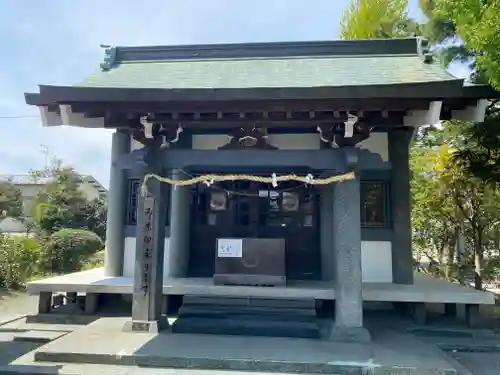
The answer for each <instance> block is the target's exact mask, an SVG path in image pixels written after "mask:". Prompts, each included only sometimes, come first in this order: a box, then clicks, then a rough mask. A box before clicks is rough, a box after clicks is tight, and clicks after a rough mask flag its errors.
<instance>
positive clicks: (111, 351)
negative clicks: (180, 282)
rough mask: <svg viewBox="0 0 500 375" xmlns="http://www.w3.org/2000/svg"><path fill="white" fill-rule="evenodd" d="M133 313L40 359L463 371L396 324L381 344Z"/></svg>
mask: <svg viewBox="0 0 500 375" xmlns="http://www.w3.org/2000/svg"><path fill="white" fill-rule="evenodd" d="M126 320H127V319H122V318H102V319H100V320H98V321H96V322H94V323H92V324H90V325H89V326H87V327H85V328H82V329H79V330H76V331H74V332H71V333H69V334H68V335H66V336H64V337H62V338H60V339H58V340H56V341H53V342H51V343H49V344H46V345H44V346H43V347H41V348H39V349H38V350H36V351H35V356H34V357H35V360H36V361H37V362H40V361H46V362H72V363H100V364H108V365H129V366H137V365H141V366H147V367H168V368H196V369H214V370H233V371H264V372H266V371H267V372H287V373H290V372H293V373H297V372H300V373H329V374H366V371H367V370H369V371H371V372H372V373H374V374H405V375H409V374H433V375H435V374H443V375H455V374H456V371H455V370H454V369H453V367H452V366H451V365H450V364H449V363H448V362H447V361H446V359H445V358H444V355H442V352H441V351H439V350H438V349H437V348H435V347H432V346H430V345H426V344H424V343H423V342H421V341H419V340H417V339H416V338H415V337H413V336H411V335H409V334H406V335H405V334H398V333H395V332H393V333H391V332H388V333H387V334H386V335H385V339H383V340H378V341H377V342H374V343H373V345H362V344H354V343H334V342H329V341H321V340H307V339H285V338H281V339H280V338H262V337H242V336H220V335H190V334H181V335H177V334H172V333H163V334H160V335H154V334H148V333H126V332H122V331H121V329H122V327H123V325H124V324H125V321H126Z"/></svg>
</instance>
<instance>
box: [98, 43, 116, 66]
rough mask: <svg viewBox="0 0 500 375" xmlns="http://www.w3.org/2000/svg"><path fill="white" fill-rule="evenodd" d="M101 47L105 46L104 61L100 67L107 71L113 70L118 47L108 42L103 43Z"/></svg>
mask: <svg viewBox="0 0 500 375" xmlns="http://www.w3.org/2000/svg"><path fill="white" fill-rule="evenodd" d="M100 47H101V48H104V61H103V62H102V63H101V65H100V67H101V70H102V71H104V72H107V71H108V70H111V68H112V67H113V65H114V64H115V62H116V47H113V46H110V45H107V44H101V46H100Z"/></svg>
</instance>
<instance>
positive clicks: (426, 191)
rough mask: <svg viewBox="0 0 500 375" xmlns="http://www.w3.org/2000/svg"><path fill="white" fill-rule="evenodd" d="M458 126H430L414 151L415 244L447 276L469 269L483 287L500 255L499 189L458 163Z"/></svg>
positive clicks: (456, 277)
mask: <svg viewBox="0 0 500 375" xmlns="http://www.w3.org/2000/svg"><path fill="white" fill-rule="evenodd" d="M455 125H459V124H454V123H447V124H445V127H444V129H441V130H439V129H436V130H431V132H430V133H431V136H429V135H427V137H424V138H423V139H422V140H420V142H418V143H417V144H416V146H415V147H414V148H413V150H412V159H411V160H412V170H413V180H412V196H413V225H414V232H415V247H416V249H417V251H420V252H423V253H424V254H425V255H426V256H427V257H428V258H429V259H430V260H431V261H432V263H433V264H435V265H438V267H437V270H436V272H438V273H439V274H440V275H442V276H445V277H447V278H455V279H459V280H460V279H463V276H464V275H463V272H464V271H466V270H467V269H471V270H472V271H473V274H474V282H475V285H476V288H478V289H480V288H481V287H482V282H483V280H485V279H486V280H487V279H488V278H489V277H491V275H490V274H488V272H491V271H493V270H492V269H491V267H490V268H488V267H487V266H488V262H494V261H495V259H494V258H495V257H498V255H497V252H498V248H499V246H498V243H499V240H498V230H497V227H498V224H499V223H500V203H499V202H500V191H499V189H498V186H497V185H496V184H490V183H488V182H487V181H485V180H482V179H480V178H476V177H473V176H471V175H470V174H469V173H468V172H467V170H466V169H464V168H463V167H462V166H461V165H460V164H457V163H456V162H455V156H454V154H455V153H456V148H455V145H457V144H458V145H459V144H461V143H463V138H464V137H463V135H460V132H461V130H460V129H459V128H457V127H455ZM457 134H458V136H457ZM429 138H430V139H431V140H435V141H436V143H434V144H431V142H430V141H429ZM460 236H464V237H465V239H466V243H465V247H464V249H463V250H465V252H464V253H462V254H458V253H457V252H456V244H457V241H458V239H459V237H460ZM457 260H458V261H459V262H458V264H456V261H457ZM487 271H488V272H487Z"/></svg>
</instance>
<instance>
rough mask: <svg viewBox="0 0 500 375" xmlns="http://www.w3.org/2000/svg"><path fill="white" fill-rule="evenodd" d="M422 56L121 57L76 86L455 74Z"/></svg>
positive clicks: (265, 83)
mask: <svg viewBox="0 0 500 375" xmlns="http://www.w3.org/2000/svg"><path fill="white" fill-rule="evenodd" d="M454 79H455V78H454V77H452V76H450V75H449V74H448V73H446V71H444V70H443V68H442V67H441V66H440V65H438V64H425V63H423V62H422V60H421V59H420V57H419V56H385V57H378V56H377V57H340V58H335V57H333V58H331V57H328V58H283V59H258V60H248V59H245V60H215V61H214V60H204V61H164V62H130V63H122V64H120V65H119V66H118V67H116V68H113V69H111V70H109V71H98V72H96V73H95V74H93V75H92V76H90V77H89V78H87V79H86V80H85V81H83V82H82V83H80V84H79V85H78V86H90V87H117V88H162V89H188V88H204V89H211V88H221V89H222V88H261V87H275V88H276V87H321V86H356V85H379V84H387V85H391V84H400V83H416V82H435V81H445V80H454Z"/></svg>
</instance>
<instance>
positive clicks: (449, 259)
mask: <svg viewBox="0 0 500 375" xmlns="http://www.w3.org/2000/svg"><path fill="white" fill-rule="evenodd" d="M457 237H458V229H456V230H455V233H454V234H453V235H452V236H451V238H450V241H449V242H448V244H447V246H446V249H445V250H446V265H445V270H444V277H445V278H446V280H450V279H451V277H452V274H451V271H452V269H453V261H454V259H455V245H456V244H457Z"/></svg>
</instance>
